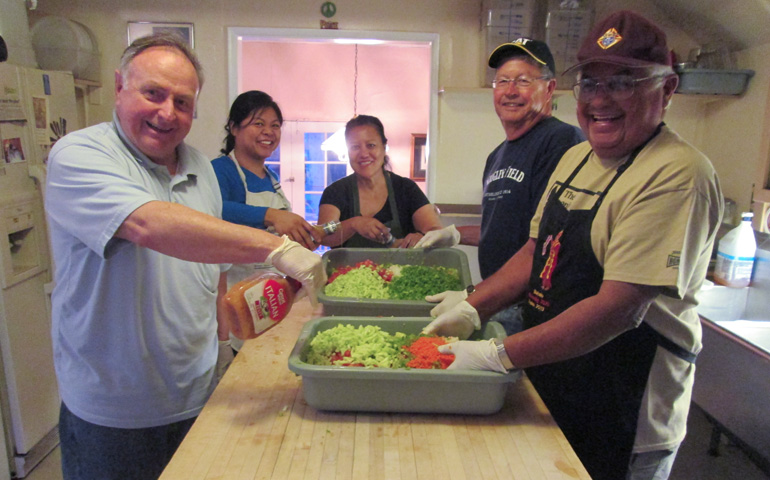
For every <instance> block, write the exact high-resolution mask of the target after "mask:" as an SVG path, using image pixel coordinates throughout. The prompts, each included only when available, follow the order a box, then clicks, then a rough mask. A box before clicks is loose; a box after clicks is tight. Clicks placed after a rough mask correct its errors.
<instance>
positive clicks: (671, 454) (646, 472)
mask: <svg viewBox="0 0 770 480" xmlns="http://www.w3.org/2000/svg"><path fill="white" fill-rule="evenodd" d="M678 449H679V448H678V447H677V448H675V449H673V450H656V451H654V452H646V453H634V454H633V455H631V462H630V463H629V465H628V473H627V474H626V480H666V479H667V478H668V476H669V474H671V467H673V466H674V459H675V458H676V452H677V450H678Z"/></svg>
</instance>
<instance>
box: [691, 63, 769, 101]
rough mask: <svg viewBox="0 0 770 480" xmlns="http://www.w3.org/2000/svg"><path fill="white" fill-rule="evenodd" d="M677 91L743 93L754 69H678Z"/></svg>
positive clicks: (704, 93) (702, 93)
mask: <svg viewBox="0 0 770 480" xmlns="http://www.w3.org/2000/svg"><path fill="white" fill-rule="evenodd" d="M677 74H678V75H679V86H678V87H677V89H676V92H677V93H685V94H700V95H741V94H743V92H745V91H746V88H747V87H748V85H749V80H750V79H751V77H752V76H754V71H753V70H706V69H702V68H691V69H677Z"/></svg>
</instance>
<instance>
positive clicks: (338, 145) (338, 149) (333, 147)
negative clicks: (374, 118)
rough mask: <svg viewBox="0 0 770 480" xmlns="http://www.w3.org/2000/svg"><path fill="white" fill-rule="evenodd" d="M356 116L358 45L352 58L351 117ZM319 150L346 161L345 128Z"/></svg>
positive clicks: (324, 142)
mask: <svg viewBox="0 0 770 480" xmlns="http://www.w3.org/2000/svg"><path fill="white" fill-rule="evenodd" d="M356 115H358V44H357V43H356V45H355V56H354V57H353V117H355V116H356ZM321 150H325V151H332V152H334V153H335V154H337V157H339V159H340V160H341V161H344V162H347V161H348V145H347V143H346V142H345V127H342V128H340V129H339V130H337V131H336V132H334V133H333V134H332V135H331V136H330V137H329V138H327V139H326V140H324V141H323V143H321Z"/></svg>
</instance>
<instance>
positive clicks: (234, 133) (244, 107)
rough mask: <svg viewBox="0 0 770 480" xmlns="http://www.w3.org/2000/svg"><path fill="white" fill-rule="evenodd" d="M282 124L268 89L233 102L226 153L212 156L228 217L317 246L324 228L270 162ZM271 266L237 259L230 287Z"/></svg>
mask: <svg viewBox="0 0 770 480" xmlns="http://www.w3.org/2000/svg"><path fill="white" fill-rule="evenodd" d="M282 124H283V116H282V114H281V110H280V108H279V107H278V105H277V104H276V103H275V101H273V99H272V98H271V97H270V96H269V95H268V94H266V93H264V92H259V91H255V90H252V91H249V92H244V93H242V94H240V95H239V96H238V97H237V98H236V99H235V101H234V102H233V105H232V106H231V107H230V116H229V118H228V121H227V125H226V126H225V130H226V131H227V132H228V133H227V137H226V138H225V148H223V149H222V153H223V155H222V156H221V157H219V158H217V159H215V160H213V161H212V165H213V167H214V172H215V173H216V175H217V179H218V180H219V188H220V191H221V192H222V200H223V207H222V218H223V219H225V220H227V221H229V222H233V223H238V224H241V225H246V226H250V227H254V228H260V229H265V230H268V231H272V232H274V233H276V234H278V235H283V234H285V235H288V236H289V237H290V238H291V239H292V240H294V241H297V242H299V243H301V244H302V245H304V246H305V247H307V248H309V249H314V248H315V246H316V238H315V237H314V235H316V236H317V235H318V233H317V232H316V230H315V229H314V228H313V226H312V225H310V224H309V223H308V222H306V221H305V220H304V219H303V218H302V217H301V216H299V215H296V214H294V213H292V212H291V204H290V203H289V200H288V199H287V198H286V195H284V193H283V190H282V189H281V184H280V182H279V181H278V177H277V176H276V175H275V173H273V172H272V171H271V170H270V169H269V168H268V167H267V165H265V159H267V158H268V157H269V156H270V155H272V153H273V151H275V149H276V148H277V147H278V144H279V143H280V141H281V125H282ZM318 240H320V238H319V239H318ZM271 268H272V267H271V266H270V265H269V264H264V263H252V264H238V265H233V266H232V268H231V269H230V270H229V271H228V273H227V288H228V289H229V288H230V287H232V286H233V285H234V284H236V283H237V282H239V281H241V280H243V279H245V278H247V277H248V276H250V275H253V274H254V273H256V272H257V271H259V270H268V269H271ZM231 343H232V346H233V349H234V350H236V351H237V350H239V349H240V346H241V345H242V344H243V342H242V341H241V340H238V339H237V338H235V337H233V336H232V335H231Z"/></svg>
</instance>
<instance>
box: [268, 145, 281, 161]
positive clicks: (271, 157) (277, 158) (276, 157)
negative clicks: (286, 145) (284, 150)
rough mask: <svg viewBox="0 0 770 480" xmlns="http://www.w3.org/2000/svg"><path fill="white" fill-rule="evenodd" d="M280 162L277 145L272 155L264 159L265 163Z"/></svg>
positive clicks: (279, 148)
mask: <svg viewBox="0 0 770 480" xmlns="http://www.w3.org/2000/svg"><path fill="white" fill-rule="evenodd" d="M280 160H281V144H280V143H279V144H278V146H277V147H276V148H275V150H274V151H273V153H272V154H271V155H270V156H269V157H267V158H266V159H265V162H268V163H269V162H278V161H280Z"/></svg>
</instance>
